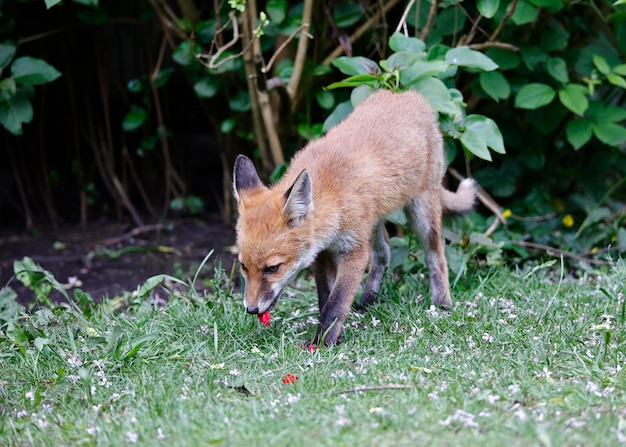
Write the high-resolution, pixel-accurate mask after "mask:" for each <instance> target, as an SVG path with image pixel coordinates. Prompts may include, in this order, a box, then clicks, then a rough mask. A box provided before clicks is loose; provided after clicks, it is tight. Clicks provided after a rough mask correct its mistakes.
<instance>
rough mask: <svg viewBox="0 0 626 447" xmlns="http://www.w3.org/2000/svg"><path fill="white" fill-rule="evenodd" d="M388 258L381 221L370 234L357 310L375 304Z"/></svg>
mask: <svg viewBox="0 0 626 447" xmlns="http://www.w3.org/2000/svg"><path fill="white" fill-rule="evenodd" d="M390 257H391V251H390V250H389V242H388V235H387V230H386V229H385V222H384V220H382V219H381V220H380V221H379V222H378V224H377V225H376V228H375V229H374V232H373V233H372V242H371V253H370V268H369V272H368V275H367V282H366V283H365V289H364V290H363V295H361V300H360V301H359V305H358V308H359V309H364V308H365V307H366V306H368V305H370V304H373V303H375V302H376V298H377V296H378V292H380V286H381V284H382V281H383V275H384V273H385V270H387V266H388V265H389V258H390Z"/></svg>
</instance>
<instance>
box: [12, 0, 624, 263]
mask: <svg viewBox="0 0 626 447" xmlns="http://www.w3.org/2000/svg"><path fill="white" fill-rule="evenodd" d="M243 4H244V2H239V1H230V2H214V3H206V2H194V1H192V0H178V1H166V0H151V1H133V2H113V1H98V0H74V1H64V2H59V1H55V0H48V1H43V0H33V1H17V0H4V1H0V12H1V16H0V44H2V45H3V46H2V47H0V48H2V51H0V67H1V70H2V71H1V75H0V122H1V123H2V124H3V125H4V126H5V128H6V129H7V130H5V129H3V130H1V131H0V132H1V136H0V141H1V143H0V144H1V146H2V147H1V149H0V160H1V161H0V225H2V226H5V227H7V226H9V227H22V228H24V227H25V228H27V229H33V228H37V227H42V226H48V225H50V224H52V225H55V226H59V225H74V224H82V225H85V224H86V223H87V222H89V221H93V220H96V219H98V218H100V217H103V216H105V217H107V218H112V219H115V220H117V221H122V222H125V221H128V222H130V223H132V224H133V225H136V226H141V225H144V224H146V223H149V222H160V221H163V219H167V218H172V217H174V216H179V215H186V214H200V215H203V216H205V218H207V217H208V216H219V217H220V218H221V219H222V220H224V221H229V220H231V219H232V218H233V216H234V211H233V208H232V197H231V193H230V186H229V185H230V169H231V166H232V161H233V159H234V157H235V156H236V155H237V154H238V153H247V154H249V155H254V156H255V158H256V160H257V161H258V166H259V168H260V170H261V172H262V173H263V175H264V176H265V178H267V179H268V180H269V179H270V178H271V177H272V174H274V175H279V172H280V169H278V170H276V168H280V167H281V166H283V163H284V162H285V160H288V158H289V156H290V155H291V154H292V153H293V152H294V151H295V150H296V149H297V148H299V147H302V146H303V145H304V144H305V143H306V141H307V140H309V139H311V138H314V137H316V136H318V135H320V134H321V132H322V129H323V123H324V121H325V120H326V119H327V117H328V116H329V115H331V112H333V111H336V108H337V106H338V105H339V104H341V103H343V102H344V101H346V100H348V99H349V96H350V90H348V89H335V90H326V89H325V87H327V86H328V85H330V84H331V83H333V82H338V81H342V80H343V79H345V78H346V76H345V74H343V73H341V72H340V71H339V70H337V69H336V68H334V67H333V65H332V64H333V61H336V60H337V57H340V56H346V55H347V56H354V57H356V56H359V57H366V58H368V59H370V60H372V61H375V62H378V61H382V60H385V59H387V58H388V57H389V56H390V55H391V54H393V53H394V51H392V49H390V47H389V45H388V42H389V37H390V36H392V35H393V33H394V32H395V31H399V32H401V33H406V35H408V36H414V37H418V38H420V39H421V40H422V41H424V42H425V44H426V45H425V51H426V53H424V54H426V56H425V57H427V58H429V60H435V59H436V58H437V57H439V56H440V55H443V54H445V52H446V51H448V50H449V49H451V48H456V47H463V46H467V47H469V48H472V49H473V50H474V51H481V52H483V53H484V54H486V55H487V56H489V57H490V58H491V59H492V60H493V61H494V62H495V63H496V64H498V66H499V67H498V69H497V70H494V71H489V72H486V71H481V70H476V69H472V68H471V67H465V68H464V69H459V70H458V72H455V73H454V75H453V76H452V77H448V78H447V79H444V81H445V82H446V86H447V87H449V88H456V89H458V90H459V91H460V92H461V93H462V95H463V101H464V105H463V113H466V114H481V115H484V116H486V117H489V118H491V119H493V120H494V121H495V122H496V123H497V125H498V127H499V129H500V130H501V132H502V135H503V139H504V143H505V147H506V154H505V155H501V154H493V161H492V162H488V161H485V160H482V159H480V158H477V157H475V156H474V154H473V153H472V151H471V150H468V148H467V147H466V146H464V145H463V144H461V143H460V142H459V140H454V138H452V140H451V141H452V146H451V147H454V148H455V149H456V151H453V152H456V156H455V157H454V160H453V161H452V166H453V167H454V168H455V171H458V172H461V173H463V175H472V176H474V177H476V179H477V180H478V181H479V183H480V184H481V185H482V186H483V188H484V189H485V195H484V199H485V203H488V204H490V206H487V207H482V208H481V209H480V213H479V214H477V215H474V216H473V217H471V218H470V221H469V223H468V222H466V223H465V224H463V225H461V227H462V228H461V227H458V228H457V229H458V230H459V231H461V232H465V233H467V234H471V233H472V232H481V233H485V232H486V233H487V234H488V235H489V237H490V239H491V240H492V241H495V242H497V243H500V242H501V243H502V244H501V245H500V249H504V250H506V252H507V253H509V254H510V255H511V256H513V257H517V258H526V257H528V256H530V253H529V250H530V249H532V248H537V247H541V246H543V245H551V246H554V247H556V248H559V249H560V250H562V251H572V250H573V251H575V252H577V253H579V254H580V255H581V256H582V257H581V258H580V259H584V260H589V259H592V258H597V256H596V255H597V252H598V250H600V252H601V253H602V250H604V249H605V248H606V247H608V246H613V247H615V246H618V247H621V249H623V247H624V246H625V245H626V231H624V229H623V223H624V219H625V215H626V208H625V206H624V201H625V198H626V193H625V191H626V185H624V177H625V173H626V154H625V141H626V130H625V128H624V121H625V119H626V112H624V106H625V105H626V95H625V92H626V90H625V87H626V81H625V80H624V78H625V77H626V69H625V68H626V65H624V61H625V60H626V57H625V54H626V8H625V7H624V6H623V5H621V4H620V2H619V1H618V2H611V1H589V2H577V1H574V2H570V1H562V0H528V1H526V0H513V1H505V0H481V1H478V2H468V1H464V2H458V1H436V2H435V3H434V4H433V3H432V2H428V1H425V0H424V1H415V2H401V1H398V0H390V1H383V2H380V1H368V0H362V1H330V2H311V1H303V2H297V3H288V2H286V1H283V0H270V1H267V2H258V4H257V3H256V2H251V1H248V2H246V7H245V9H243V8H242V6H243ZM262 14H264V15H265V17H260V16H261V15H262ZM266 17H267V18H268V19H269V23H264V19H265V18H266ZM235 22H236V23H237V24H238V26H237V27H236V28H235V27H234V26H233V25H234V23H235ZM307 24H308V25H309V26H308V27H307V26H302V25H307ZM255 32H256V34H257V35H258V38H256V37H255ZM305 33H308V34H310V35H311V36H312V37H313V38H312V39H308V38H307V39H306V42H307V45H306V46H303V47H299V42H300V41H301V40H303V39H304V37H302V36H303V35H305ZM234 38H236V39H234ZM231 43H232V45H231ZM11 49H13V53H11ZM6 54H10V57H6V58H4V59H3V57H2V56H3V55H6ZM203 54H204V55H206V57H197V56H198V55H203ZM211 56H216V57H215V58H212V57H211ZM273 56H276V57H275V58H273ZM23 57H30V58H36V59H38V60H42V61H45V63H47V64H49V66H51V67H54V69H56V70H57V71H58V72H60V74H61V76H60V77H58V78H54V79H52V77H51V78H50V80H49V82H40V83H35V84H33V85H31V84H29V83H28V82H27V81H24V83H23V84H21V83H20V82H19V76H17V75H16V74H15V73H14V72H13V71H12V70H13V67H14V66H15V65H16V64H17V63H18V59H20V58H23ZM228 57H232V59H228V60H227V59H226V58H228ZM201 62H203V63H204V65H203V64H202V63H201ZM270 62H271V67H269V69H268V70H265V68H267V66H268V64H269V63H270ZM206 65H213V66H212V67H211V68H208V67H207V66H206ZM390 71H391V69H390ZM440 77H441V76H440ZM13 81H16V82H13ZM400 87H402V86H400ZM20 95H22V96H20ZM16 98H18V99H19V98H22V99H20V100H23V98H27V101H26V102H29V103H30V104H31V105H32V117H30V116H28V113H27V112H24V111H23V109H15V110H14V108H12V107H13V106H12V105H14V104H15V103H16V101H17V99H16ZM20 104H23V102H22V103H20ZM7 110H12V111H13V112H14V116H13V117H14V118H16V117H17V118H19V119H18V121H20V124H19V126H17V127H15V126H13V127H11V126H7V116H8V115H7V113H9V112H7ZM21 113H24V114H23V115H20V114H21ZM16 134H19V135H16ZM497 220H498V221H499V222H500V223H497V222H496V221H497ZM505 224H506V225H505ZM459 225H460V224H459ZM533 244H535V245H536V247H535V245H533ZM466 248H467V247H466ZM580 259H579V260H580Z"/></svg>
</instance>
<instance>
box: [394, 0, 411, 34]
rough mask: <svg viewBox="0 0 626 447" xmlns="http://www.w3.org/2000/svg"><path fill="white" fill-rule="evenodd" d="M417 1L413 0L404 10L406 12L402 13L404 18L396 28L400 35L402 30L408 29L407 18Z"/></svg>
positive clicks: (401, 18)
mask: <svg viewBox="0 0 626 447" xmlns="http://www.w3.org/2000/svg"><path fill="white" fill-rule="evenodd" d="M415 1H416V0H411V1H410V2H409V4H408V5H406V8H404V12H403V13H402V17H400V21H399V22H398V26H396V33H399V32H400V30H401V29H403V28H404V29H406V18H407V17H408V15H409V12H410V11H411V8H412V7H413V5H414V4H415Z"/></svg>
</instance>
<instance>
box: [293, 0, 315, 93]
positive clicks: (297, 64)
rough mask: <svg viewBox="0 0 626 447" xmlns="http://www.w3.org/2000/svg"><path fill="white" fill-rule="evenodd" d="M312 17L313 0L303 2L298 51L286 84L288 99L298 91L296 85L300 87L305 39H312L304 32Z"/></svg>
mask: <svg viewBox="0 0 626 447" xmlns="http://www.w3.org/2000/svg"><path fill="white" fill-rule="evenodd" d="M312 16H313V0H305V2H304V10H303V11H302V26H300V28H302V31H303V33H302V35H301V36H300V41H299V42H298V49H297V51H296V58H295V59H294V62H293V72H292V74H291V78H290V79H289V83H288V84H287V93H288V94H289V97H290V98H292V99H293V98H294V97H295V95H296V90H297V89H298V85H300V78H301V76H302V71H303V70H304V63H305V62H306V50H307V44H308V41H307V39H312V38H313V37H312V36H311V35H310V34H308V33H305V32H304V30H305V29H306V30H308V29H309V27H310V24H311V18H312Z"/></svg>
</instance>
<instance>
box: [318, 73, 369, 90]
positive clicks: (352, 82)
mask: <svg viewBox="0 0 626 447" xmlns="http://www.w3.org/2000/svg"><path fill="white" fill-rule="evenodd" d="M377 84H378V77H377V76H374V75H371V74H360V75H355V76H350V77H349V78H346V79H344V80H343V81H339V82H333V83H332V84H330V85H328V86H327V87H326V89H327V90H334V89H336V88H341V87H358V86H359V85H369V86H371V87H376V86H377Z"/></svg>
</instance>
